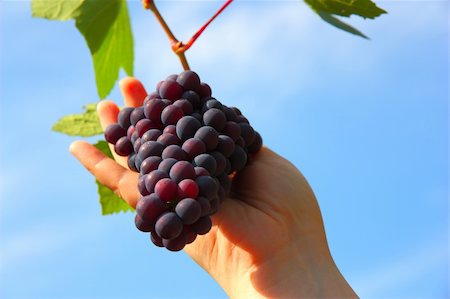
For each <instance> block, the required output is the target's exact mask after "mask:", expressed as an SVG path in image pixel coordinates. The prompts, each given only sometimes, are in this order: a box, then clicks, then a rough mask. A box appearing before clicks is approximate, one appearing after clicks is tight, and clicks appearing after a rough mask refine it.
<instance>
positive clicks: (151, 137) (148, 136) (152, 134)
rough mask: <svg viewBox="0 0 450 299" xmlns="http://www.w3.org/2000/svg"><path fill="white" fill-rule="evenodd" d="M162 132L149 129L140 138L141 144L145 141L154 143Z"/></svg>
mask: <svg viewBox="0 0 450 299" xmlns="http://www.w3.org/2000/svg"><path fill="white" fill-rule="evenodd" d="M161 134H162V132H161V130H158V129H150V130H148V131H147V132H145V133H144V135H142V137H141V142H142V143H145V142H147V141H156V140H157V139H158V137H159V136H161Z"/></svg>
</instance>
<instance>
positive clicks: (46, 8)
mask: <svg viewBox="0 0 450 299" xmlns="http://www.w3.org/2000/svg"><path fill="white" fill-rule="evenodd" d="M83 2H84V0H69V1H67V0H32V1H31V12H32V16H33V17H39V18H46V19H50V20H61V21H66V20H69V19H72V18H74V17H76V15H77V14H78V9H79V8H80V6H81V5H82V4H83Z"/></svg>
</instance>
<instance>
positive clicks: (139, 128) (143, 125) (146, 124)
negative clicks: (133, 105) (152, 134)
mask: <svg viewBox="0 0 450 299" xmlns="http://www.w3.org/2000/svg"><path fill="white" fill-rule="evenodd" d="M135 129H136V132H137V133H138V135H139V137H142V135H144V133H145V132H147V131H148V130H150V129H159V125H157V124H155V123H154V122H152V121H151V120H149V119H146V118H144V119H141V120H140V121H138V122H137V123H136V126H135Z"/></svg>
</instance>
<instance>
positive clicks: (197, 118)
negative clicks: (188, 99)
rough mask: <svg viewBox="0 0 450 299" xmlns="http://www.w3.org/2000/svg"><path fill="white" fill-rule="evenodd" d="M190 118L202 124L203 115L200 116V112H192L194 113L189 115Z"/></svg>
mask: <svg viewBox="0 0 450 299" xmlns="http://www.w3.org/2000/svg"><path fill="white" fill-rule="evenodd" d="M191 116H192V117H194V118H195V119H196V120H198V121H199V122H203V114H201V113H200V112H198V111H194V112H193V113H192V114H191Z"/></svg>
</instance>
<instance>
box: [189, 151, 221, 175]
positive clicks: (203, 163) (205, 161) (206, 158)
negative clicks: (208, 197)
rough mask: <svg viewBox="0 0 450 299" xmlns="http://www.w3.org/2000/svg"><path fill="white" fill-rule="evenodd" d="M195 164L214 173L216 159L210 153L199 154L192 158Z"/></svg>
mask: <svg viewBox="0 0 450 299" xmlns="http://www.w3.org/2000/svg"><path fill="white" fill-rule="evenodd" d="M194 164H195V166H199V167H203V168H205V169H206V170H207V171H208V172H209V173H210V174H215V173H216V170H217V161H216V159H215V158H214V157H213V156H212V155H210V154H201V155H198V156H197V157H195V158H194Z"/></svg>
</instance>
